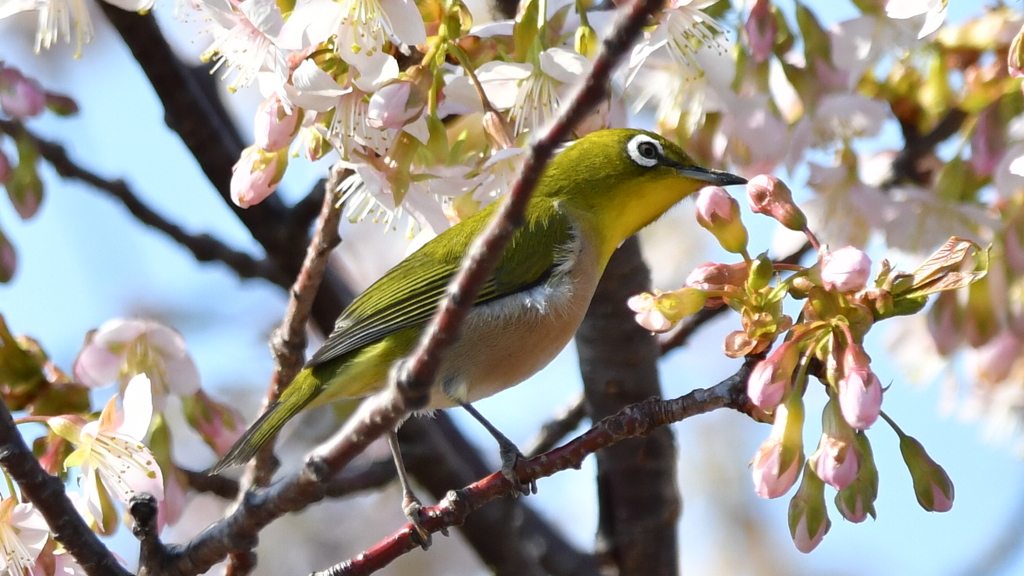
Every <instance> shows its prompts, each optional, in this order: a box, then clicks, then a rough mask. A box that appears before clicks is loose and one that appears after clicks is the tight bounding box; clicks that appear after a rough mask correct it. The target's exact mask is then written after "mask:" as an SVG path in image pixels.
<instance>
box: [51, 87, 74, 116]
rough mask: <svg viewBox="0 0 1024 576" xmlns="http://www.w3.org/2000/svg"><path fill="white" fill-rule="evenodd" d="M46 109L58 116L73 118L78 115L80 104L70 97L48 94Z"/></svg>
mask: <svg viewBox="0 0 1024 576" xmlns="http://www.w3.org/2000/svg"><path fill="white" fill-rule="evenodd" d="M46 109H47V110H49V111H50V112H53V113H54V114H56V115H58V116H73V115H75V114H78V102H75V101H74V99H72V98H71V97H70V96H65V95H63V94H55V93H53V92H47V93H46Z"/></svg>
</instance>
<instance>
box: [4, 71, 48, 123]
mask: <svg viewBox="0 0 1024 576" xmlns="http://www.w3.org/2000/svg"><path fill="white" fill-rule="evenodd" d="M45 108H46V92H45V91H44V90H43V89H42V87H41V86H39V83H38V82H36V81H35V80H33V79H31V78H26V77H25V76H23V75H22V74H21V72H19V71H18V70H17V69H16V68H0V109H3V111H4V112H5V113H7V114H8V115H10V116H11V117H13V118H19V119H20V118H31V117H32V116H38V115H39V114H40V113H41V112H42V111H43V109H45Z"/></svg>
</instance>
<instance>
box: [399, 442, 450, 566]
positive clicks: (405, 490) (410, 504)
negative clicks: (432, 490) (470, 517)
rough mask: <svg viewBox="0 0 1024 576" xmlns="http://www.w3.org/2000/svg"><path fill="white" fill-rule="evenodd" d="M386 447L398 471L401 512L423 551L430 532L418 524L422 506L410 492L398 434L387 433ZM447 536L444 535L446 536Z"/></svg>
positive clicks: (429, 540) (410, 488)
mask: <svg viewBox="0 0 1024 576" xmlns="http://www.w3.org/2000/svg"><path fill="white" fill-rule="evenodd" d="M388 446H389V447H390V448H391V457H392V458H394V459H395V469H396V470H397V471H398V481H399V482H400V483H401V484H402V512H404V513H405V517H406V518H407V519H408V520H409V523H410V524H412V527H413V534H414V535H415V537H416V538H417V539H419V544H420V546H422V547H423V549H424V550H426V549H427V548H430V544H431V538H430V531H429V530H427V529H426V528H424V527H423V524H420V510H422V509H423V504H421V503H420V499H419V498H417V497H416V494H415V493H414V492H413V491H412V484H410V483H409V473H408V472H406V471H405V462H404V461H403V460H402V450H401V449H400V448H399V446H398V432H397V431H395V430H392V431H391V432H389V433H388ZM447 535H448V534H445V536H447Z"/></svg>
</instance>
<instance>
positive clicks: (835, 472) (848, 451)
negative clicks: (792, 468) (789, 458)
mask: <svg viewBox="0 0 1024 576" xmlns="http://www.w3.org/2000/svg"><path fill="white" fill-rule="evenodd" d="M821 427H822V431H821V440H820V441H819V442H818V449H817V450H815V451H814V454H811V457H810V458H809V459H808V460H809V461H810V463H811V467H812V468H813V469H814V473H815V474H816V475H817V476H818V478H821V480H822V482H824V483H826V484H828V485H829V486H832V487H833V488H835V489H836V490H842V489H843V488H846V487H847V486H849V485H850V484H852V483H853V481H854V479H856V478H857V469H858V462H857V453H856V451H855V450H854V442H855V436H854V433H853V429H852V428H850V426H849V425H848V424H847V423H846V422H845V421H844V420H843V419H842V418H840V417H839V416H838V414H836V406H835V402H834V401H830V402H829V403H828V404H827V405H826V406H825V410H824V412H823V413H822V418H821Z"/></svg>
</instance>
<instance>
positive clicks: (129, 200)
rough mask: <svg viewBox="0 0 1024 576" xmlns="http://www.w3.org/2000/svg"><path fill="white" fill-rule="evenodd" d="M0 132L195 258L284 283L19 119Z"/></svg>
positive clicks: (271, 267) (275, 272)
mask: <svg viewBox="0 0 1024 576" xmlns="http://www.w3.org/2000/svg"><path fill="white" fill-rule="evenodd" d="M0 132H4V133H6V134H9V135H10V136H12V137H15V138H18V137H27V138H28V139H29V140H30V141H31V142H32V145H33V146H35V148H36V150H38V151H39V155H40V156H42V157H43V159H45V160H46V161H47V162H49V163H50V164H51V165H52V166H53V168H54V170H56V171H57V174H59V175H60V176H61V177H63V178H69V179H72V180H78V181H80V182H84V183H86V184H88V185H90V186H92V187H93V188H96V189H97V190H100V191H103V192H106V193H107V194H110V195H111V196H113V197H114V198H116V199H118V200H120V201H121V203H122V204H124V207H125V208H127V209H128V211H129V212H131V214H132V216H135V218H136V219H138V220H139V222H142V223H143V224H145V225H147V226H150V227H152V228H155V229H157V230H159V231H161V232H163V233H164V234H166V235H167V236H168V237H170V239H171V240H174V241H175V242H177V243H178V244H181V245H182V246H184V247H185V248H186V249H187V250H188V251H189V252H191V253H192V255H193V256H195V259H196V260H197V261H199V262H222V263H224V264H226V265H227V266H228V267H229V268H231V269H232V270H233V271H234V272H235V273H236V274H238V276H239V277H241V278H263V279H266V280H269V281H271V282H273V283H274V284H278V285H281V286H286V285H287V283H288V279H287V277H286V276H285V274H284V273H283V272H281V269H280V268H278V267H277V266H276V265H275V264H274V263H273V262H272V261H270V260H267V259H263V260H257V259H255V258H253V257H252V256H250V255H248V254H246V253H244V252H239V251H237V250H233V249H231V248H229V247H228V246H227V245H225V244H224V243H223V242H221V241H219V240H217V239H216V238H214V237H212V236H210V235H208V234H201V235H198V236H193V235H191V234H188V233H187V232H185V231H184V230H182V229H181V227H180V226H177V225H176V224H174V223H172V222H170V221H169V220H167V219H166V218H164V217H163V216H160V215H159V214H157V213H156V212H154V211H153V210H152V209H150V208H149V206H146V204H145V203H143V202H142V200H140V199H139V197H138V196H137V195H136V194H135V193H134V192H132V190H131V188H129V187H128V185H127V184H125V183H124V181H123V180H107V179H106V178H103V177H101V176H99V175H97V174H95V173H93V172H91V171H89V170H87V169H85V168H83V167H82V166H80V165H79V164H77V163H76V162H75V161H74V160H72V159H71V157H70V156H68V153H67V150H66V149H65V148H64V147H63V146H61V145H60V144H57V143H56V142H52V141H50V140H45V139H43V138H40V137H39V136H36V135H35V134H33V133H32V132H31V131H29V130H27V129H26V128H25V127H24V126H22V125H21V124H20V123H19V122H15V121H9V120H0Z"/></svg>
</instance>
